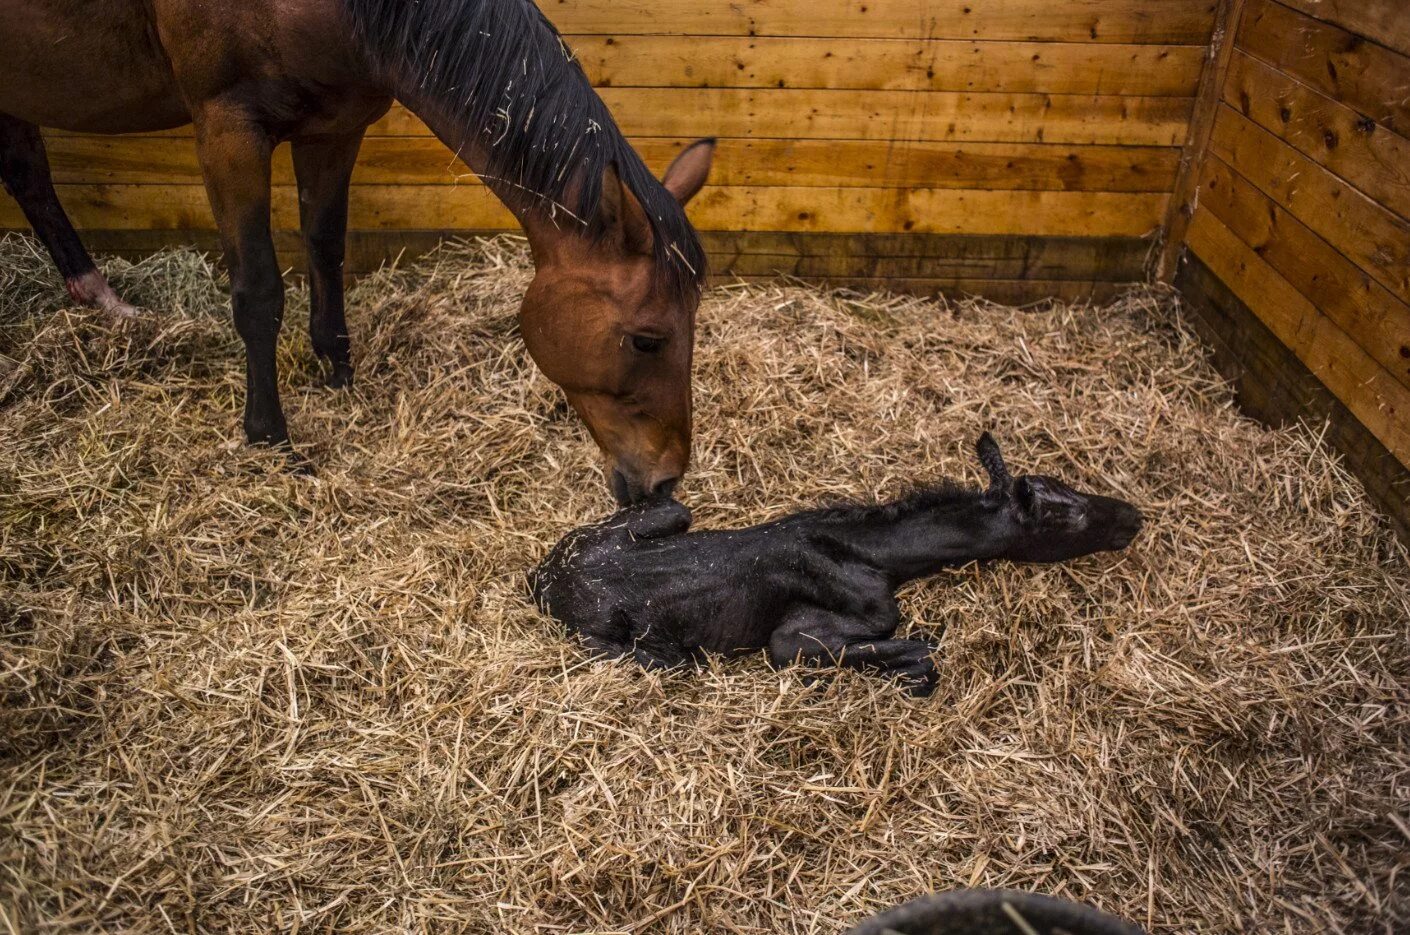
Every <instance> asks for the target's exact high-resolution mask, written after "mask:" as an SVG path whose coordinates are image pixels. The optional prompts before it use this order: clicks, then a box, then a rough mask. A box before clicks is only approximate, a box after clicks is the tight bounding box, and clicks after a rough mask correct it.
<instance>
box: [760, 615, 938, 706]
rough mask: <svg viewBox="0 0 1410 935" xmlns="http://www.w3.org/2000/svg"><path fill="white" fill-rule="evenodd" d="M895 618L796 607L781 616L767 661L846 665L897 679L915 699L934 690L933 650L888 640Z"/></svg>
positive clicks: (914, 641) (927, 646) (781, 664)
mask: <svg viewBox="0 0 1410 935" xmlns="http://www.w3.org/2000/svg"><path fill="white" fill-rule="evenodd" d="M895 631H896V624H895V620H894V618H892V617H890V616H889V615H883V616H880V617H877V618H874V619H869V618H859V617H852V616H849V615H847V614H841V613H836V612H834V611H830V610H822V609H820V608H818V607H812V606H806V605H805V606H799V607H796V608H794V609H793V610H791V611H790V612H789V613H788V614H787V616H785V618H784V620H783V623H781V624H780V625H779V627H778V629H776V630H774V633H773V636H772V638H771V639H770V641H769V661H770V662H771V663H773V664H774V665H775V666H784V665H788V664H790V663H794V662H801V663H803V664H804V665H814V666H846V667H847V668H849V669H857V670H860V671H863V672H871V673H875V674H880V675H883V676H886V677H889V678H894V679H897V680H898V681H900V682H901V684H902V686H903V687H904V688H905V689H906V690H907V691H909V692H911V693H912V694H915V695H928V694H930V693H931V692H932V691H934V690H935V682H936V679H937V676H938V673H937V671H936V668H935V660H934V658H933V655H934V653H935V647H934V646H933V645H931V644H930V643H923V642H920V641H917V640H896V639H891V638H890V637H891V634H892V633H894V632H895Z"/></svg>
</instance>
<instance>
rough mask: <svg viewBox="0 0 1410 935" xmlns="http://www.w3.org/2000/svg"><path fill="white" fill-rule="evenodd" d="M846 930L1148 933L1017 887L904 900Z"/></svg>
mask: <svg viewBox="0 0 1410 935" xmlns="http://www.w3.org/2000/svg"><path fill="white" fill-rule="evenodd" d="M846 935H1144V932H1143V931H1142V930H1141V929H1140V928H1138V927H1137V926H1134V925H1132V924H1131V923H1129V922H1123V921H1121V920H1120V919H1118V918H1116V917H1115V916H1109V915H1107V914H1106V913H1104V912H1099V911H1097V910H1096V909H1093V908H1092V907H1091V906H1084V905H1082V904H1081V903H1073V902H1068V901H1067V900H1064V899H1054V898H1053V897H1051V896H1041V895H1039V894H1037V893H1021V892H1018V891H1017V890H955V891H953V892H949V893H934V894H932V895H930V896H922V897H920V898H919V899H913V900H911V901H910V902H908V903H903V904H902V905H900V906H897V907H896V908H895V909H889V910H887V911H886V912H883V913H882V914H881V915H879V916H875V917H873V918H872V919H869V920H868V921H866V922H863V923H862V924H861V925H859V926H857V927H856V928H854V929H852V930H850V931H848V932H847V933H846Z"/></svg>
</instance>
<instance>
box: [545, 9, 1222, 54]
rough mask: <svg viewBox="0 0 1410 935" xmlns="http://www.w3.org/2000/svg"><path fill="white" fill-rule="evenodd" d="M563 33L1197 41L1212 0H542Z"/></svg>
mask: <svg viewBox="0 0 1410 935" xmlns="http://www.w3.org/2000/svg"><path fill="white" fill-rule="evenodd" d="M540 7H541V9H542V10H543V11H544V13H545V14H546V15H547V16H548V18H549V19H551V20H552V21H553V22H554V24H555V25H556V26H557V27H558V28H559V30H560V31H562V32H563V33H565V34H584V33H589V34H599V35H624V34H629V33H636V34H669V35H693V36H707V35H728V36H848V37H851V38H864V37H875V38H882V39H888V38H907V39H916V38H920V39H930V38H937V39H1013V40H1038V41H1068V40H1071V39H1073V38H1074V37H1082V38H1084V39H1087V40H1089V41H1091V42H1149V43H1157V44H1166V45H1198V44H1200V43H1203V42H1206V41H1207V40H1208V39H1209V30H1210V25H1211V23H1212V22H1213V18H1214V3H1213V0H1065V2H1063V3H1054V2H1052V0H1002V2H997V0H990V2H984V3H981V2H977V0H731V2H729V3H702V2H699V0H543V2H542V3H541V4H540Z"/></svg>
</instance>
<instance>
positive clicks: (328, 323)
mask: <svg viewBox="0 0 1410 935" xmlns="http://www.w3.org/2000/svg"><path fill="white" fill-rule="evenodd" d="M362 134H363V131H361V130H359V131H358V132H356V133H352V134H347V135H344V136H319V137H308V138H306V139H298V140H294V142H293V151H294V174H295V175H296V176H297V178H298V183H299V221H300V223H301V224H302V226H303V232H304V247H305V249H306V250H307V251H308V282H309V316H308V331H309V337H310V338H311V339H312V341H313V351H314V353H315V354H317V355H318V356H319V357H320V358H322V359H323V360H326V361H327V362H328V364H329V368H330V369H329V373H328V380H327V382H328V385H329V386H331V387H334V388H340V387H346V386H352V382H353V368H352V355H351V347H350V344H351V342H350V341H349V340H348V324H347V321H346V319H345V318H344V314H343V257H344V255H345V252H346V248H347V243H346V242H347V232H348V184H349V182H350V181H351V179H352V171H353V164H354V163H355V162H357V151H358V147H359V146H361V144H362Z"/></svg>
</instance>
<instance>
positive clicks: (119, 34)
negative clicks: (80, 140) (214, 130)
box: [0, 0, 190, 133]
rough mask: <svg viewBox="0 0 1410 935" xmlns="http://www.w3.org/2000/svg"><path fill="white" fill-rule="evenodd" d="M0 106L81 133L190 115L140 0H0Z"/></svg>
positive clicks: (172, 121)
mask: <svg viewBox="0 0 1410 935" xmlns="http://www.w3.org/2000/svg"><path fill="white" fill-rule="evenodd" d="M0 22H2V23H4V24H5V27H4V28H3V29H0V113H6V114H9V115H11V116H13V117H18V118H20V119H21V120H28V121H29V122H31V123H37V124H39V125H40V126H44V127H56V128H59V129H64V130H73V131H78V132H86V133H140V132H147V131H152V130H161V129H166V128H169V127H175V126H180V125H182V124H184V123H187V122H189V120H190V116H189V114H188V113H187V110H186V106H185V104H184V103H183V101H182V99H181V95H180V94H179V93H178V91H177V88H176V80H175V78H174V76H173V75H172V73H171V66H170V64H169V63H168V62H167V59H166V56H165V55H164V54H163V53H162V51H161V47H160V45H159V44H158V42H157V39H156V34H155V32H154V30H153V28H152V25H151V21H150V19H149V15H148V13H147V9H146V4H145V3H143V2H142V0H0Z"/></svg>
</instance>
